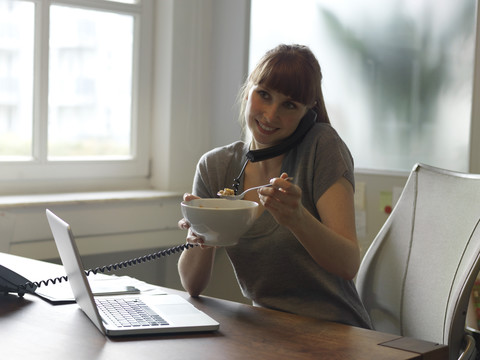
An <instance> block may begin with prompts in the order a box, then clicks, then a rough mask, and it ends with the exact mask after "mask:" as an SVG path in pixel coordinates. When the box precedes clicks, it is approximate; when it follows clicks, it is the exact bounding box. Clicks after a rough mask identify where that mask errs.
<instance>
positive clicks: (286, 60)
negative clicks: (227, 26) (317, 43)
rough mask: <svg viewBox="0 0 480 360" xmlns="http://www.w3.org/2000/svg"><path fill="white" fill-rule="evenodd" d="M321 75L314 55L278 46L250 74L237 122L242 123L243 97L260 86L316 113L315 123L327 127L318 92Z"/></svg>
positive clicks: (298, 48) (295, 47) (302, 48)
mask: <svg viewBox="0 0 480 360" xmlns="http://www.w3.org/2000/svg"><path fill="white" fill-rule="evenodd" d="M321 81H322V72H321V70H320V65H319V64H318V61H317V59H316V58H315V55H314V54H313V53H312V51H311V50H310V49H309V48H308V47H307V46H304V45H284V44H282V45H279V46H277V47H275V48H274V49H272V50H269V51H267V52H266V53H265V55H264V56H263V57H262V58H261V59H260V61H259V62H258V64H257V66H256V67H255V69H253V71H252V72H251V73H250V76H249V77H248V78H247V80H246V81H245V84H244V85H243V87H242V89H241V92H240V99H239V100H240V101H241V105H240V120H241V121H242V123H243V122H244V115H245V107H246V102H247V95H248V92H249V91H250V89H251V87H252V86H253V85H264V86H266V87H268V88H270V89H273V90H275V91H278V92H280V93H282V94H285V95H287V96H290V97H291V98H292V99H293V100H294V101H298V102H299V103H302V104H305V105H306V106H307V107H308V108H311V109H313V110H314V111H315V112H316V113H317V122H323V123H328V124H329V123H330V120H329V118H328V114H327V109H326V107H325V102H324V99H323V93H322V88H321Z"/></svg>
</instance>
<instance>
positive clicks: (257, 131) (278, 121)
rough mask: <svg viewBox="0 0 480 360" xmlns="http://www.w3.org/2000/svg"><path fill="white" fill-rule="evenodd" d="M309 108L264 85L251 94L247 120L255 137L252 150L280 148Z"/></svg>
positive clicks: (257, 87)
mask: <svg viewBox="0 0 480 360" xmlns="http://www.w3.org/2000/svg"><path fill="white" fill-rule="evenodd" d="M306 112H307V106H306V105H304V104H302V103H300V102H298V101H294V100H292V98H290V97H289V96H287V95H284V94H282V93H280V92H278V91H275V90H272V89H270V88H268V87H266V86H263V85H253V86H252V87H251V88H250V91H249V92H248V97H247V103H246V107H245V120H246V122H247V126H248V128H249V129H250V132H251V133H252V148H253V149H262V148H267V147H271V146H274V145H277V144H279V143H280V142H282V140H284V139H286V138H287V137H288V136H290V135H291V134H292V133H293V132H294V131H295V129H296V128H297V126H298V124H299V122H300V120H301V119H302V117H303V116H304V115H305V113H306Z"/></svg>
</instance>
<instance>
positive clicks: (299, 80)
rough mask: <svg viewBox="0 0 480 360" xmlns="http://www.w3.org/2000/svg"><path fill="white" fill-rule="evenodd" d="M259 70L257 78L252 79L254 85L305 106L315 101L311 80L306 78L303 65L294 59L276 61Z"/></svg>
mask: <svg viewBox="0 0 480 360" xmlns="http://www.w3.org/2000/svg"><path fill="white" fill-rule="evenodd" d="M289 60H290V61H289ZM292 60H293V61H292ZM259 70H260V71H259V73H258V76H257V78H256V79H254V78H252V80H253V82H254V83H257V84H262V85H264V86H266V87H268V88H270V89H272V90H275V91H278V92H280V93H282V94H285V95H287V96H289V97H291V98H292V100H294V101H297V102H299V103H302V104H305V105H309V104H312V103H313V102H314V101H315V94H314V90H313V88H312V85H311V83H312V79H311V78H310V79H309V78H308V76H309V74H308V71H306V69H305V68H304V65H303V66H301V64H298V62H296V61H295V59H293V58H290V59H289V57H285V58H283V59H276V60H275V61H274V63H273V61H271V62H270V63H268V62H267V63H265V64H264V66H263V67H262V69H259Z"/></svg>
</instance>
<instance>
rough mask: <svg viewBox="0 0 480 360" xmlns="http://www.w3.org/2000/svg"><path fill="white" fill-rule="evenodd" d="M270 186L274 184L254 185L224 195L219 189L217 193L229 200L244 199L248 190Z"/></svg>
mask: <svg viewBox="0 0 480 360" xmlns="http://www.w3.org/2000/svg"><path fill="white" fill-rule="evenodd" d="M285 180H287V181H292V180H293V177H288V178H286V179H285ZM270 186H272V184H265V185H260V186H254V187H251V188H250V189H247V190H245V191H244V192H242V193H241V194H238V195H224V194H223V193H222V192H220V191H219V192H218V193H217V195H218V196H220V197H221V198H224V199H228V200H242V199H243V197H244V196H245V194H246V193H247V192H249V191H252V190H256V189H260V188H262V187H270Z"/></svg>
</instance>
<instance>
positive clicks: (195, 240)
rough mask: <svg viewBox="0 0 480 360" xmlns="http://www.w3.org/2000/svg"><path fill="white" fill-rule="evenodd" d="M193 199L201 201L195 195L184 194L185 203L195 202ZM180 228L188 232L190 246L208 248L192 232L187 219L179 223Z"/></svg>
mask: <svg viewBox="0 0 480 360" xmlns="http://www.w3.org/2000/svg"><path fill="white" fill-rule="evenodd" d="M193 199H200V198H199V197H198V196H195V195H192V194H189V193H185V194H183V201H190V200H193ZM178 227H179V228H180V229H182V230H188V234H187V243H188V244H193V245H200V247H202V248H204V247H207V246H205V245H203V244H204V240H203V239H202V238H201V237H200V236H198V235H197V234H195V233H194V232H193V231H192V229H190V224H189V223H188V221H187V220H186V219H185V218H183V219H181V220H179V221H178Z"/></svg>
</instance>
